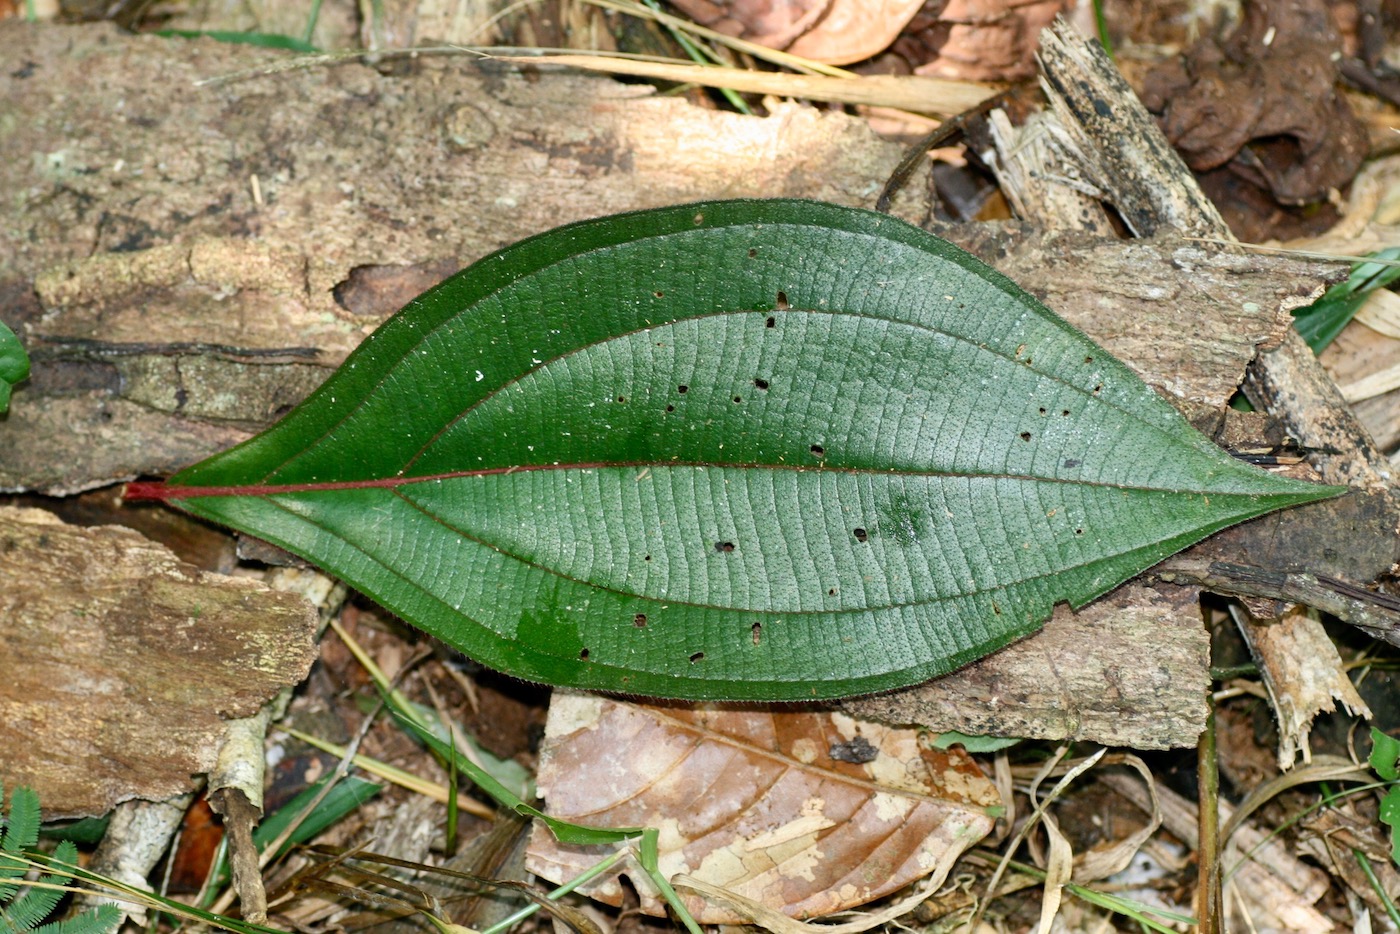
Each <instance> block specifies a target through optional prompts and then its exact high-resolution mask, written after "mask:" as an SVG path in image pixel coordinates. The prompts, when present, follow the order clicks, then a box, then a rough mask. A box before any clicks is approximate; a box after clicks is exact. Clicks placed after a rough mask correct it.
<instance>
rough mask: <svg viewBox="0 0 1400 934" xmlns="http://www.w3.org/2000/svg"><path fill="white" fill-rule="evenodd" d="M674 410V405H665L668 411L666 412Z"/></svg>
mask: <svg viewBox="0 0 1400 934" xmlns="http://www.w3.org/2000/svg"><path fill="white" fill-rule="evenodd" d="M675 410H676V407H675V406H674V405H668V406H666V411H668V412H674V411H675Z"/></svg>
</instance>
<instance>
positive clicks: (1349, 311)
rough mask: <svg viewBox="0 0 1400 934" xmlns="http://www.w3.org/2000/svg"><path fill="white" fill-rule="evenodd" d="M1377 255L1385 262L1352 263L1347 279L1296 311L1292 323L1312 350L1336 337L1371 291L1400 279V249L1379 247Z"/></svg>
mask: <svg viewBox="0 0 1400 934" xmlns="http://www.w3.org/2000/svg"><path fill="white" fill-rule="evenodd" d="M1374 256H1375V258H1376V259H1377V260H1381V261H1382V262H1370V263H1354V264H1352V267H1351V275H1349V276H1347V279H1346V281H1345V282H1339V283H1337V284H1336V285H1334V286H1332V287H1331V288H1329V289H1328V290H1327V291H1326V292H1325V293H1323V296H1322V297H1321V298H1319V299H1318V300H1317V301H1315V302H1313V303H1312V304H1311V305H1305V306H1304V307H1302V308H1295V309H1294V310H1293V326H1294V327H1295V328H1296V329H1297V331H1298V334H1299V335H1300V336H1301V337H1302V338H1303V340H1304V341H1306V342H1307V344H1308V346H1309V347H1311V348H1312V350H1313V353H1322V351H1323V349H1325V348H1326V347H1327V345H1328V344H1330V343H1332V341H1334V340H1336V339H1337V335H1338V334H1340V333H1342V328H1344V327H1346V326H1347V324H1349V323H1350V322H1351V319H1352V318H1354V317H1356V313H1357V312H1358V311H1360V310H1361V306H1362V305H1364V304H1366V300H1367V299H1368V298H1370V297H1371V293H1373V292H1375V291H1376V290H1377V289H1383V288H1386V287H1388V286H1389V285H1391V284H1392V283H1393V282H1395V281H1396V280H1397V279H1400V266H1397V265H1395V262H1396V260H1400V248H1396V247H1390V248H1388V249H1384V250H1380V251H1378V252H1377V253H1375V254H1374Z"/></svg>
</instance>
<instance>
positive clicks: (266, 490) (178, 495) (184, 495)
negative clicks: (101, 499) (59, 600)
mask: <svg viewBox="0 0 1400 934" xmlns="http://www.w3.org/2000/svg"><path fill="white" fill-rule="evenodd" d="M629 466H636V467H639V468H640V467H648V466H653V465H650V464H635V465H632V464H617V463H607V462H598V463H592V464H589V463H581V464H525V465H519V466H514V467H486V468H483V469H481V470H454V471H451V472H450V473H436V474H427V475H424V476H416V477H378V478H375V479H373V480H333V481H329V482H326V483H249V484H242V485H234V486H172V485H170V484H168V483H165V482H163V481H160V480H155V481H144V480H143V481H133V482H132V483H128V484H127V485H126V488H125V489H124V490H123V491H122V499H123V500H126V501H134V502H144V501H160V502H168V501H169V500H172V499H193V498H195V497H198V496H277V495H278V494H281V493H319V492H323V491H327V490H394V489H398V488H399V487H401V486H409V485H410V484H414V483H431V482H433V481H434V480H454V479H457V478H458V477H489V476H492V475H495V474H507V473H523V472H525V471H527V470H567V469H573V470H580V469H581V470H589V469H594V470H601V469H602V468H605V467H629Z"/></svg>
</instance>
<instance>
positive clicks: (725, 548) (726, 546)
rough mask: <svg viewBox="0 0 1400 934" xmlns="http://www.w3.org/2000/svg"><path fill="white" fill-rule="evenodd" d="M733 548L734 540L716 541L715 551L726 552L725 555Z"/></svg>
mask: <svg viewBox="0 0 1400 934" xmlns="http://www.w3.org/2000/svg"><path fill="white" fill-rule="evenodd" d="M733 550H734V543H733V542H715V551H718V552H719V553H720V554H725V555H727V554H729V553H730V552H731V551H733Z"/></svg>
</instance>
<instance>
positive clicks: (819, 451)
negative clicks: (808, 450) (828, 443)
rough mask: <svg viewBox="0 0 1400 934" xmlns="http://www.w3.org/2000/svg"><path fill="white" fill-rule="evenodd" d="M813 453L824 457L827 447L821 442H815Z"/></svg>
mask: <svg viewBox="0 0 1400 934" xmlns="http://www.w3.org/2000/svg"><path fill="white" fill-rule="evenodd" d="M812 453H813V454H814V455H816V456H817V457H824V456H826V448H824V447H822V446H821V445H820V444H814V445H812Z"/></svg>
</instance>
